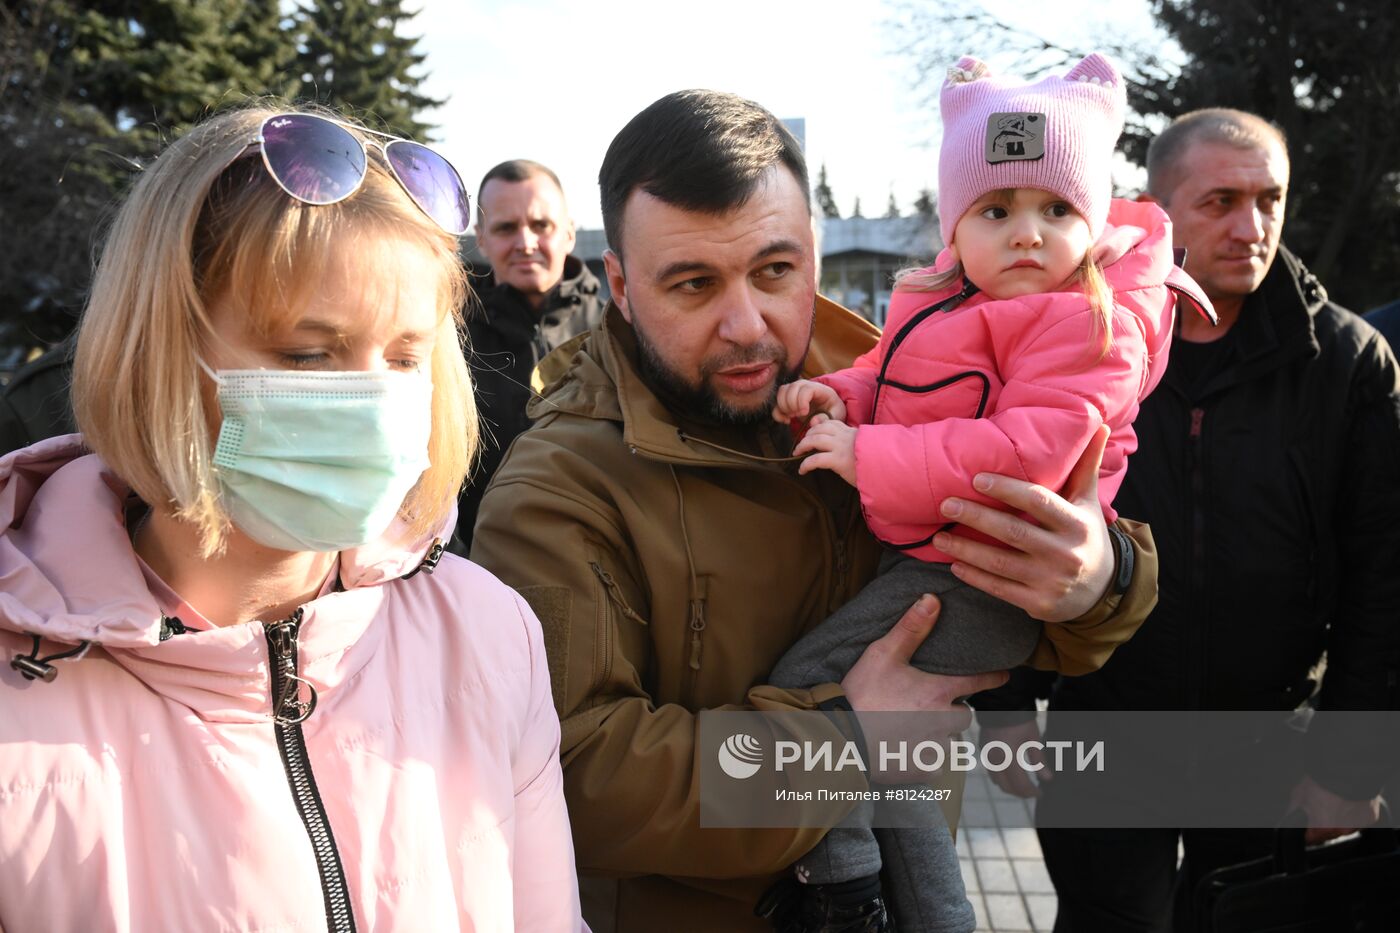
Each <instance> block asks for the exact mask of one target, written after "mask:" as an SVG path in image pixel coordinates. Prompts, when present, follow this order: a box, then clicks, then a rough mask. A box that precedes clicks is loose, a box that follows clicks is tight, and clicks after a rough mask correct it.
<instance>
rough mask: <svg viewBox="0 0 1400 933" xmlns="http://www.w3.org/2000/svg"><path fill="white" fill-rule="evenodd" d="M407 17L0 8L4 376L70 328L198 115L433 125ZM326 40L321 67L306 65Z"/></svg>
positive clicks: (259, 10) (132, 6) (342, 7)
mask: <svg viewBox="0 0 1400 933" xmlns="http://www.w3.org/2000/svg"><path fill="white" fill-rule="evenodd" d="M407 19H408V17H407V15H406V14H404V13H403V12H402V10H401V9H400V3H398V2H396V0H394V2H389V0H386V2H377V3H373V2H369V0H354V2H352V0H340V2H336V3H330V2H327V3H326V4H325V6H324V8H323V7H322V6H321V5H306V6H303V7H301V8H298V9H296V10H293V11H291V12H290V13H284V11H283V8H282V5H281V4H280V3H279V2H278V0H17V2H6V3H5V4H4V5H3V6H0V205H3V207H0V210H2V211H3V218H4V223H3V224H0V373H4V372H6V371H8V370H10V369H12V368H13V367H14V366H15V365H16V364H17V363H18V362H19V361H20V360H21V359H22V357H23V356H24V355H25V354H26V353H27V352H29V350H30V349H31V348H33V347H41V346H44V345H47V344H51V343H54V342H56V341H58V340H60V339H62V337H63V336H64V335H65V334H66V333H67V332H68V330H70V329H71V327H72V325H73V323H74V320H75V315H76V314H77V312H78V310H79V309H80V308H81V307H82V304H83V302H84V300H85V298H86V293H87V287H88V282H89V279H90V277H91V272H92V266H93V258H94V256H95V252H96V247H97V246H98V243H99V241H100V236H101V234H102V232H103V230H104V227H105V224H106V222H107V221H108V220H109V219H110V215H111V213H112V212H113V209H114V207H115V204H116V202H117V201H118V200H119V198H120V196H121V195H122V194H123V193H124V191H125V190H126V187H127V186H128V185H129V184H130V182H131V181H132V180H133V178H134V176H135V172H136V171H137V170H139V167H140V165H141V164H143V163H144V162H145V161H148V160H149V159H150V158H151V157H153V156H154V155H155V154H156V153H157V152H159V150H160V148H161V146H162V145H163V144H164V142H165V141H167V140H169V139H170V138H172V137H173V136H175V135H177V134H178V133H180V132H183V131H184V129H185V128H187V127H188V126H189V125H190V124H191V123H194V122H196V121H198V120H199V119H201V118H202V117H204V116H206V115H207V114H209V113H211V112H214V111H216V110H220V109H223V108H226V107H229V106H234V105H236V104H238V103H240V102H243V101H245V100H248V99H249V98H258V97H285V98H291V99H319V100H321V101H324V102H326V103H329V104H331V105H333V106H336V107H340V108H344V109H346V110H349V111H351V112H354V113H356V114H358V115H360V116H362V117H365V118H366V119H368V120H370V121H371V125H375V124H376V123H377V124H379V125H382V126H388V127H391V128H393V129H394V130H396V131H400V132H403V131H407V132H409V133H414V134H419V133H421V131H422V130H424V129H425V127H424V126H423V124H422V123H421V122H419V121H418V120H417V119H416V114H417V112H418V109H419V108H422V107H427V106H432V105H435V104H437V103H438V102H437V101H434V100H431V99H429V98H427V97H424V96H422V95H420V94H418V93H417V90H416V85H417V83H418V81H419V80H420V78H419V77H418V76H416V75H415V72H416V71H417V70H419V66H421V64H422V56H421V55H420V54H419V53H417V52H416V51H415V50H414V47H415V44H416V40H414V39H404V38H401V37H398V36H396V35H393V33H392V30H393V29H394V28H395V27H397V26H398V25H399V24H401V23H404V22H405V21H406V20H407ZM346 23H350V24H353V28H350V27H348V26H346V25H345V24H346ZM361 38H363V39H365V40H366V44H365V45H364V46H363V47H357V46H356V45H355V43H356V42H358V41H360V39H361ZM313 50H314V51H315V61H316V62H317V63H318V67H319V69H320V70H319V71H316V72H314V73H313V72H312V71H310V70H305V71H303V70H302V69H304V68H308V66H307V62H308V61H310V59H306V58H305V57H304V56H307V55H310V54H312V52H313ZM313 74H315V75H319V76H320V77H315V78H312V77H311V76H312V75H313ZM326 75H331V76H332V80H329V81H328V80H325V76H326ZM304 76H305V77H304ZM376 76H378V77H380V78H382V80H383V82H384V83H383V85H382V86H376V85H375V84H374V80H375V79H376ZM313 87H314V88H315V91H316V93H314V94H313V93H312V90H311V89H312V88H313Z"/></svg>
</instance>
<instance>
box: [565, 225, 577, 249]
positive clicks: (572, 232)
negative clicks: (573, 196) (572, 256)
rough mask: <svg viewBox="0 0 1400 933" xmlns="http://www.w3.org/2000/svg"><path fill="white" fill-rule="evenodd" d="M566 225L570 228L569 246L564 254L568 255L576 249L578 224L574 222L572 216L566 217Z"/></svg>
mask: <svg viewBox="0 0 1400 933" xmlns="http://www.w3.org/2000/svg"><path fill="white" fill-rule="evenodd" d="M564 225H565V226H566V227H567V228H568V239H569V243H568V246H567V247H565V249H564V254H565V255H568V254H569V253H572V252H573V251H574V244H575V243H577V242H578V225H577V224H575V223H574V219H573V218H572V217H567V218H565V220H564Z"/></svg>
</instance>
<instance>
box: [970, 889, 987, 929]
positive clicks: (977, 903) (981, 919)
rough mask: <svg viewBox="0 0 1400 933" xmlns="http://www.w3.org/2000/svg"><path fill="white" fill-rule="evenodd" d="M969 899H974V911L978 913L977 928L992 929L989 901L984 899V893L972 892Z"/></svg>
mask: <svg viewBox="0 0 1400 933" xmlns="http://www.w3.org/2000/svg"><path fill="white" fill-rule="evenodd" d="M968 900H970V901H972V912H973V913H974V914H976V915H977V929H978V930H979V931H980V930H990V929H991V928H992V925H991V921H989V920H988V919H987V903H986V901H984V900H982V895H980V894H970V895H968Z"/></svg>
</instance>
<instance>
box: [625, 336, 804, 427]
mask: <svg viewBox="0 0 1400 933" xmlns="http://www.w3.org/2000/svg"><path fill="white" fill-rule="evenodd" d="M632 331H633V333H635V334H636V335H637V358H638V360H637V361H638V367H639V368H640V370H641V375H642V378H643V379H645V380H646V381H647V383H648V384H650V385H651V387H652V388H653V389H654V390H656V392H657V394H658V395H661V396H664V401H665V402H666V403H667V405H668V406H669V407H671V408H674V409H676V410H677V412H678V413H679V414H682V415H685V416H688V417H690V418H693V419H696V420H699V421H709V422H713V423H716V424H725V425H735V426H738V427H750V426H752V425H756V424H762V423H764V422H767V421H770V420H772V417H773V415H772V411H773V405H774V404H775V403H776V402H777V400H778V387H779V386H782V385H786V384H787V383H789V382H792V381H793V380H795V379H796V378H797V377H798V376H799V375H801V373H802V362H803V361H802V360H798V361H797V364H796V365H795V366H789V365H788V353H787V349H786V348H785V347H783V345H782V344H780V343H778V342H777V341H776V340H771V341H767V342H764V343H757V344H753V345H751V346H747V347H736V348H734V349H733V350H731V351H729V352H727V353H725V354H724V355H723V356H721V357H718V358H713V359H708V360H705V361H704V363H702V364H701V368H700V382H699V384H698V385H693V384H691V382H690V381H689V380H688V379H686V377H685V376H683V375H681V374H680V373H678V372H676V371H675V370H674V369H672V368H671V367H670V366H669V365H667V363H666V361H665V359H663V358H662V356H661V354H660V353H659V352H657V348H656V344H655V343H653V342H652V341H651V339H650V338H649V337H648V336H647V335H646V332H645V331H643V330H642V328H641V327H639V326H638V322H637V321H636V320H633V322H632ZM804 359H805V354H804ZM751 363H777V365H778V378H777V379H775V380H774V381H773V387H772V389H771V390H770V391H769V393H768V397H767V398H766V399H764V401H763V403H762V404H760V405H755V406H754V407H752V408H737V407H735V406H734V405H731V404H730V403H729V402H726V401H725V400H724V399H723V398H721V397H720V395H719V393H717V392H716V391H715V390H714V388H713V387H712V386H711V385H710V377H711V376H712V375H714V374H715V373H717V372H719V371H720V370H721V369H728V368H729V367H731V366H743V365H746V364H751Z"/></svg>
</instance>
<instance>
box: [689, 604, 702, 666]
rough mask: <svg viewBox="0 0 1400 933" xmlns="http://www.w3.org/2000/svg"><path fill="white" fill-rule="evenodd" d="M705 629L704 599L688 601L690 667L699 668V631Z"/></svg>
mask: <svg viewBox="0 0 1400 933" xmlns="http://www.w3.org/2000/svg"><path fill="white" fill-rule="evenodd" d="M703 631H705V601H704V600H701V599H692V600H691V601H690V669H691V670H692V671H698V670H700V633H701V632H703Z"/></svg>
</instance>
